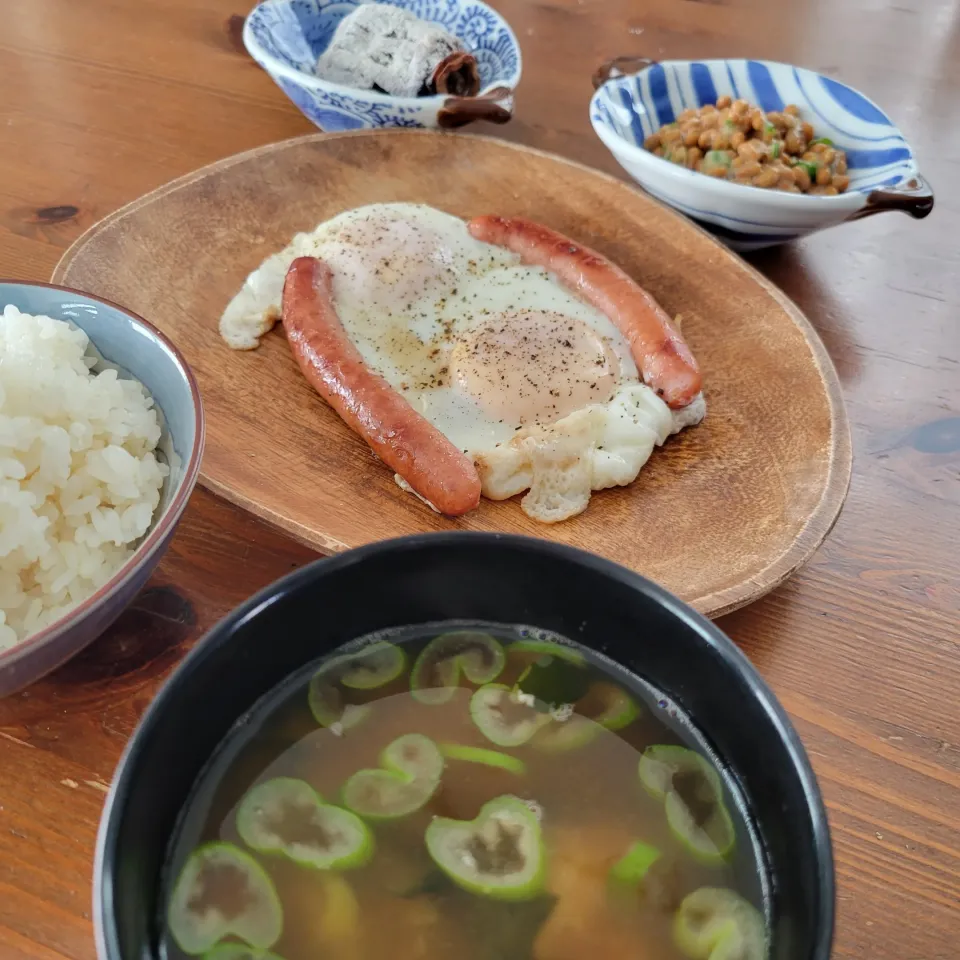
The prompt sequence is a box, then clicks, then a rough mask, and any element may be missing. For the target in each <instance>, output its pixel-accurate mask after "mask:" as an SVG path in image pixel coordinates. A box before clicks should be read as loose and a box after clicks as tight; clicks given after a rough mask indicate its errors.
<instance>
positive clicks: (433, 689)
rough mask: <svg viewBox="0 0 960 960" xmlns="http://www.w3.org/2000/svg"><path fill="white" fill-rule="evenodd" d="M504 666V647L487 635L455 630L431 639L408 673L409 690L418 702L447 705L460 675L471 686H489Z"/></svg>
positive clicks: (458, 684)
mask: <svg viewBox="0 0 960 960" xmlns="http://www.w3.org/2000/svg"><path fill="white" fill-rule="evenodd" d="M505 663H506V655H505V654H504V652H503V645H502V644H501V643H500V641H499V640H497V639H496V638H495V637H492V636H490V634H489V633H480V632H478V631H475V630H457V631H454V632H452V633H444V634H442V635H441V636H439V637H434V638H433V640H431V641H430V642H429V643H428V644H427V645H426V646H425V647H424V648H423V650H422V651H421V652H420V655H419V656H418V657H417V659H416V661H415V662H414V664H413V669H412V670H411V671H410V690H411V692H412V693H413V696H414V698H415V699H416V700H419V701H420V703H430V704H437V703H448V702H449V701H450V700H451V699H453V697H454V694H455V693H456V688H457V687H459V686H460V678H461V675H462V676H464V677H466V679H467V680H468V681H469V682H470V683H472V684H484V683H490V682H491V681H493V680H496V679H497V677H499V676H500V673H501V671H502V670H503V667H504V664H505Z"/></svg>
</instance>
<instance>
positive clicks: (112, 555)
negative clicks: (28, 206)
mask: <svg viewBox="0 0 960 960" xmlns="http://www.w3.org/2000/svg"><path fill="white" fill-rule="evenodd" d="M88 344H89V339H88V337H87V335H86V334H85V333H83V331H81V330H78V329H76V328H74V327H72V326H71V325H70V324H68V323H64V322H63V321H61V320H53V319H51V318H50V317H40V316H38V317H34V316H30V315H29V314H25V313H21V312H20V311H19V310H17V309H16V307H12V306H7V307H5V308H4V310H3V315H2V316H0V651H3V650H5V649H8V648H9V647H12V646H14V645H15V644H16V643H18V642H19V641H21V640H23V639H25V638H26V637H28V636H29V635H30V634H32V633H35V632H36V631H37V630H39V629H41V628H42V627H44V626H46V625H48V624H50V623H52V622H53V621H54V620H57V619H58V618H59V617H61V616H62V615H63V614H64V613H66V612H67V611H68V610H69V609H70V608H71V607H74V606H76V604H78V603H80V602H81V601H83V600H84V599H86V598H87V597H89V596H90V594H92V593H94V592H95V591H96V590H97V589H98V588H99V587H100V586H102V585H103V584H104V583H105V582H106V581H107V580H109V579H110V577H111V576H113V574H114V573H116V571H117V570H118V569H119V568H120V566H121V565H122V564H123V563H124V562H125V561H126V560H127V559H128V558H129V557H130V556H131V554H132V553H133V546H132V545H133V544H135V543H136V541H137V540H139V539H140V538H141V537H142V536H143V535H144V534H145V533H146V531H147V529H148V527H149V526H150V522H151V520H152V518H153V514H154V511H155V510H156V508H157V504H158V503H159V502H160V491H161V487H162V485H163V480H164V477H165V476H166V475H167V473H168V472H169V470H168V467H167V465H166V464H165V463H163V462H162V461H160V460H158V459H157V456H156V450H157V444H158V443H159V441H160V422H159V419H158V416H157V411H156V410H155V409H154V405H153V399H152V397H150V396H149V394H148V393H147V391H146V390H145V389H144V387H143V385H142V384H141V383H139V382H138V381H136V380H127V379H120V378H119V377H118V376H117V373H116V371H115V370H111V369H104V370H102V371H101V372H99V373H93V372H91V370H90V367H91V366H92V365H93V364H94V363H95V358H94V357H92V356H89V355H88V353H87V348H88Z"/></svg>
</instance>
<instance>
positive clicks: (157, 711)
mask: <svg viewBox="0 0 960 960" xmlns="http://www.w3.org/2000/svg"><path fill="white" fill-rule="evenodd" d="M464 543H477V544H482V545H487V546H492V545H494V544H503V545H505V546H506V547H508V548H512V549H514V550H527V551H530V552H532V553H533V554H534V555H536V554H541V555H543V554H550V555H553V556H556V557H558V558H559V559H561V560H562V559H566V560H569V561H571V562H574V563H578V564H581V565H582V566H584V567H586V568H588V569H591V570H592V571H595V572H597V573H599V574H602V575H603V576H605V577H607V578H609V579H611V580H614V581H616V582H619V583H620V584H623V585H625V586H628V587H630V588H631V589H633V590H638V591H640V592H642V593H644V594H646V595H647V596H648V597H650V598H651V599H652V600H653V601H654V602H655V603H657V604H659V605H660V606H661V607H662V608H663V609H664V610H666V611H667V612H668V613H669V614H670V615H671V616H673V617H674V618H675V619H676V620H678V621H680V622H681V623H684V624H686V625H687V626H688V627H689V628H691V629H692V630H694V631H695V632H696V633H697V635H698V637H699V640H700V642H701V643H703V644H704V645H705V646H707V647H709V648H712V650H713V651H714V652H715V653H716V654H717V655H718V656H719V657H720V658H721V659H722V660H723V661H724V664H725V665H726V667H727V668H728V669H730V670H731V671H733V672H735V673H738V674H739V675H740V676H741V677H742V678H743V680H744V682H745V684H746V685H747V686H748V687H749V688H750V690H751V691H752V693H753V694H754V695H755V696H756V697H757V699H758V700H759V701H761V703H762V705H763V710H764V713H765V715H766V718H767V720H768V722H769V723H770V725H771V726H772V727H773V728H774V729H775V730H776V735H777V736H778V738H779V739H780V741H781V742H782V743H783V745H784V748H785V750H786V751H787V753H788V755H789V758H790V763H791V766H792V770H793V773H794V774H795V775H796V777H797V779H798V781H799V784H800V788H801V791H802V793H803V798H804V803H805V806H806V808H807V810H808V811H809V815H810V820H811V827H812V832H813V836H814V845H813V850H812V855H813V856H814V857H815V859H816V862H817V868H818V869H817V874H818V880H819V883H818V892H819V899H818V902H817V903H816V909H817V910H818V913H819V915H820V916H821V918H822V924H821V929H820V930H818V931H817V933H816V943H815V945H814V952H813V954H812V956H813V957H814V958H815V960H827V958H828V957H829V955H830V952H831V944H832V942H833V936H834V930H835V925H836V867H835V863H834V857H833V847H832V843H831V839H830V824H829V819H828V817H827V811H826V805H825V803H824V800H823V794H822V792H821V790H820V786H819V783H818V781H817V777H816V774H815V773H814V770H813V765H812V764H811V763H810V758H809V756H808V754H807V751H806V749H805V747H804V746H803V742H802V741H801V739H800V735H799V734H798V733H797V730H796V728H795V727H794V725H793V722H792V721H791V720H790V717H789V716H788V715H787V712H786V709H785V708H784V707H783V705H782V704H781V703H780V701H779V700H778V699H777V697H776V695H775V694H774V693H773V690H772V689H771V688H770V686H769V685H768V684H767V682H766V680H764V678H763V677H762V676H761V674H760V672H759V670H758V669H757V668H756V667H755V666H754V665H753V663H752V662H751V661H750V659H749V658H748V657H747V655H746V654H745V653H744V652H743V651H742V650H741V649H740V648H739V647H738V646H737V645H736V644H735V643H734V642H733V640H731V639H730V638H729V637H728V636H727V635H726V634H725V633H723V631H722V630H720V628H719V627H717V626H716V625H715V624H714V623H713V622H712V621H711V620H709V619H708V618H707V617H705V616H703V614H700V613H698V612H697V611H696V610H694V609H693V608H692V607H690V606H688V605H687V604H685V603H684V602H683V601H682V600H680V599H679V598H678V597H675V596H674V595H673V594H672V593H670V592H669V591H668V590H666V589H664V588H663V587H661V586H660V585H659V584H657V583H655V582H654V581H652V580H649V579H647V578H646V577H644V576H642V575H641V574H639V573H635V572H634V571H632V570H629V569H627V568H626V567H623V566H620V565H619V564H617V563H615V562H614V561H612V560H608V559H606V558H605V557H601V556H599V555H597V554H593V553H590V552H589V551H587V550H583V549H580V548H578V547H573V546H570V545H569V544H564V543H555V542H551V541H549V540H541V539H539V538H537V537H530V536H520V535H516V534H502V533H491V532H480V531H464V530H453V531H444V532H438V533H420V534H412V535H408V536H404V537H396V538H393V539H390V540H379V541H374V542H373V543H368V544H364V545H362V546H359V547H354V548H352V549H351V550H346V551H344V552H342V553H336V554H332V555H331V556H328V557H320V558H319V559H317V560H314V561H312V562H311V563H308V564H306V565H305V566H303V567H300V568H299V569H298V570H294V571H292V572H291V573H288V574H286V575H284V576H283V577H280V578H279V579H278V580H275V581H274V582H273V583H271V584H269V585H268V586H266V587H264V588H263V589H262V590H259V591H258V592H257V593H255V594H254V595H253V596H252V597H250V598H249V599H247V600H246V601H244V602H243V603H241V604H240V605H239V606H237V607H235V608H234V609H233V610H231V611H230V613H228V614H227V615H226V616H225V617H223V618H222V619H221V620H219V621H218V622H217V623H215V624H214V625H213V626H212V627H211V628H210V629H209V630H208V631H207V632H206V633H205V634H204V635H203V637H201V638H200V640H198V641H197V643H196V644H195V645H194V646H193V648H192V649H191V650H190V651H189V652H188V653H187V654H186V656H185V657H183V659H182V660H181V661H180V662H179V663H178V664H177V666H176V667H175V668H174V670H173V671H172V672H171V673H170V674H169V675H168V676H167V678H166V679H165V680H164V682H163V684H162V686H161V687H160V689H159V690H158V691H157V693H156V694H155V696H154V698H153V700H152V701H151V703H150V704H149V705H148V707H147V709H146V710H145V711H144V712H143V714H142V715H141V717H140V720H139V721H138V723H137V726H136V729H135V730H134V732H133V734H132V735H131V736H130V738H129V740H128V741H127V743H126V745H125V747H124V750H123V753H122V755H121V757H120V759H119V761H118V763H117V766H116V769H115V771H114V777H113V781H112V783H111V786H110V791H109V793H108V795H107V798H106V801H105V803H104V806H103V811H102V814H101V818H100V824H99V827H98V830H97V840H96V848H95V855H94V863H93V925H94V938H95V942H96V948H97V955H98V956H99V957H100V958H101V960H110V958H113V957H119V956H120V954H119V952H118V950H117V949H115V948H116V947H117V943H116V938H115V935H114V936H113V937H112V938H111V940H110V942H109V944H108V930H110V931H111V932H113V933H114V934H115V930H114V926H115V925H114V917H113V915H112V912H110V911H108V910H107V904H106V901H105V900H104V887H105V885H106V886H112V884H113V882H114V876H113V871H114V866H115V860H116V843H117V833H118V831H119V829H120V821H121V811H122V810H123V808H124V806H125V804H126V800H127V795H128V793H129V790H130V785H131V779H132V777H133V766H134V763H135V761H136V760H137V758H138V757H140V755H141V754H142V752H143V750H144V747H143V744H144V743H145V741H147V739H148V737H149V736H150V733H151V731H152V729H153V728H155V727H156V726H158V725H159V724H161V723H162V722H163V717H164V714H165V712H166V710H167V709H168V707H167V704H168V701H170V700H171V699H172V698H173V697H174V696H175V694H176V691H177V688H179V687H180V686H181V685H182V684H183V683H185V682H186V680H187V679H188V678H189V676H190V674H191V672H192V671H193V669H194V665H195V664H196V663H197V662H198V661H200V660H202V659H203V658H204V657H205V656H206V655H207V653H208V650H210V649H213V648H215V647H220V646H222V645H224V644H229V643H231V642H232V641H233V639H234V634H235V633H236V631H237V629H238V628H240V627H242V626H244V625H245V624H246V623H248V622H249V621H250V620H252V619H254V618H255V617H257V616H258V615H259V614H260V613H261V612H262V611H263V610H264V609H266V608H268V607H270V606H272V605H273V604H274V603H276V602H279V601H281V600H282V599H283V598H285V597H286V596H287V595H288V594H290V593H292V592H295V591H296V590H297V589H298V588H300V587H301V585H302V584H304V583H306V582H309V581H310V580H312V579H313V578H315V577H318V576H322V575H323V574H324V572H326V571H336V570H337V569H339V568H341V567H346V566H353V565H355V564H357V563H362V562H363V561H364V560H365V559H366V558H367V557H369V556H370V555H376V554H384V553H386V554H393V555H394V557H395V558H396V559H397V562H398V563H401V562H403V556H404V554H405V553H406V552H407V551H416V550H419V549H423V548H425V547H426V548H429V547H430V546H438V547H443V546H445V545H453V546H457V545H462V544H464ZM108 913H110V915H109V917H108V916H107V914H108Z"/></svg>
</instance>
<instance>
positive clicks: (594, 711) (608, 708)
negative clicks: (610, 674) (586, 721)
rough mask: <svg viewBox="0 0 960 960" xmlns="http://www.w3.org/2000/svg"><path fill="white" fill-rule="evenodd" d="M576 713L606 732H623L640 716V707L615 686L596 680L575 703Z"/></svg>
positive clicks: (625, 692) (620, 688)
mask: <svg viewBox="0 0 960 960" xmlns="http://www.w3.org/2000/svg"><path fill="white" fill-rule="evenodd" d="M577 713H580V714H583V715H584V716H585V717H589V718H590V719H591V720H593V721H594V723H598V724H600V726H601V727H603V728H604V729H606V730H623V729H624V728H625V727H629V726H630V724H631V723H633V722H634V720H636V719H637V718H638V717H639V716H640V705H639V704H638V703H637V701H636V700H634V698H633V697H631V696H630V694H629V693H627V691H626V690H624V689H623V688H622V687H619V686H617V684H615V683H608V682H607V681H605V680H598V681H596V682H595V683H592V684H590V688H589V689H588V690H587V692H586V694H585V695H584V696H583V697H582V698H581V699H580V700H579V701H578V702H577Z"/></svg>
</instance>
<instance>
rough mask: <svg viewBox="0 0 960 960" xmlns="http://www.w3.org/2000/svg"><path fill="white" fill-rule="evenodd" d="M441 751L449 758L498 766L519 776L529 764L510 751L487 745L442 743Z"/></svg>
mask: <svg viewBox="0 0 960 960" xmlns="http://www.w3.org/2000/svg"><path fill="white" fill-rule="evenodd" d="M440 752H441V753H442V754H443V756H444V757H445V758H446V759H447V760H462V761H464V762H465V763H479V764H481V765H482V766H485V767H496V768H497V769H499V770H506V771H507V772H509V773H515V774H516V775H517V776H518V777H520V776H523V774H525V773H526V772H527V765H526V764H525V763H524V762H523V761H522V760H521V759H520V758H519V757H515V756H513V754H510V753H503V752H501V751H500V750H487V749H486V748H485V747H469V746H465V745H464V744H460V743H442V744H440Z"/></svg>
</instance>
